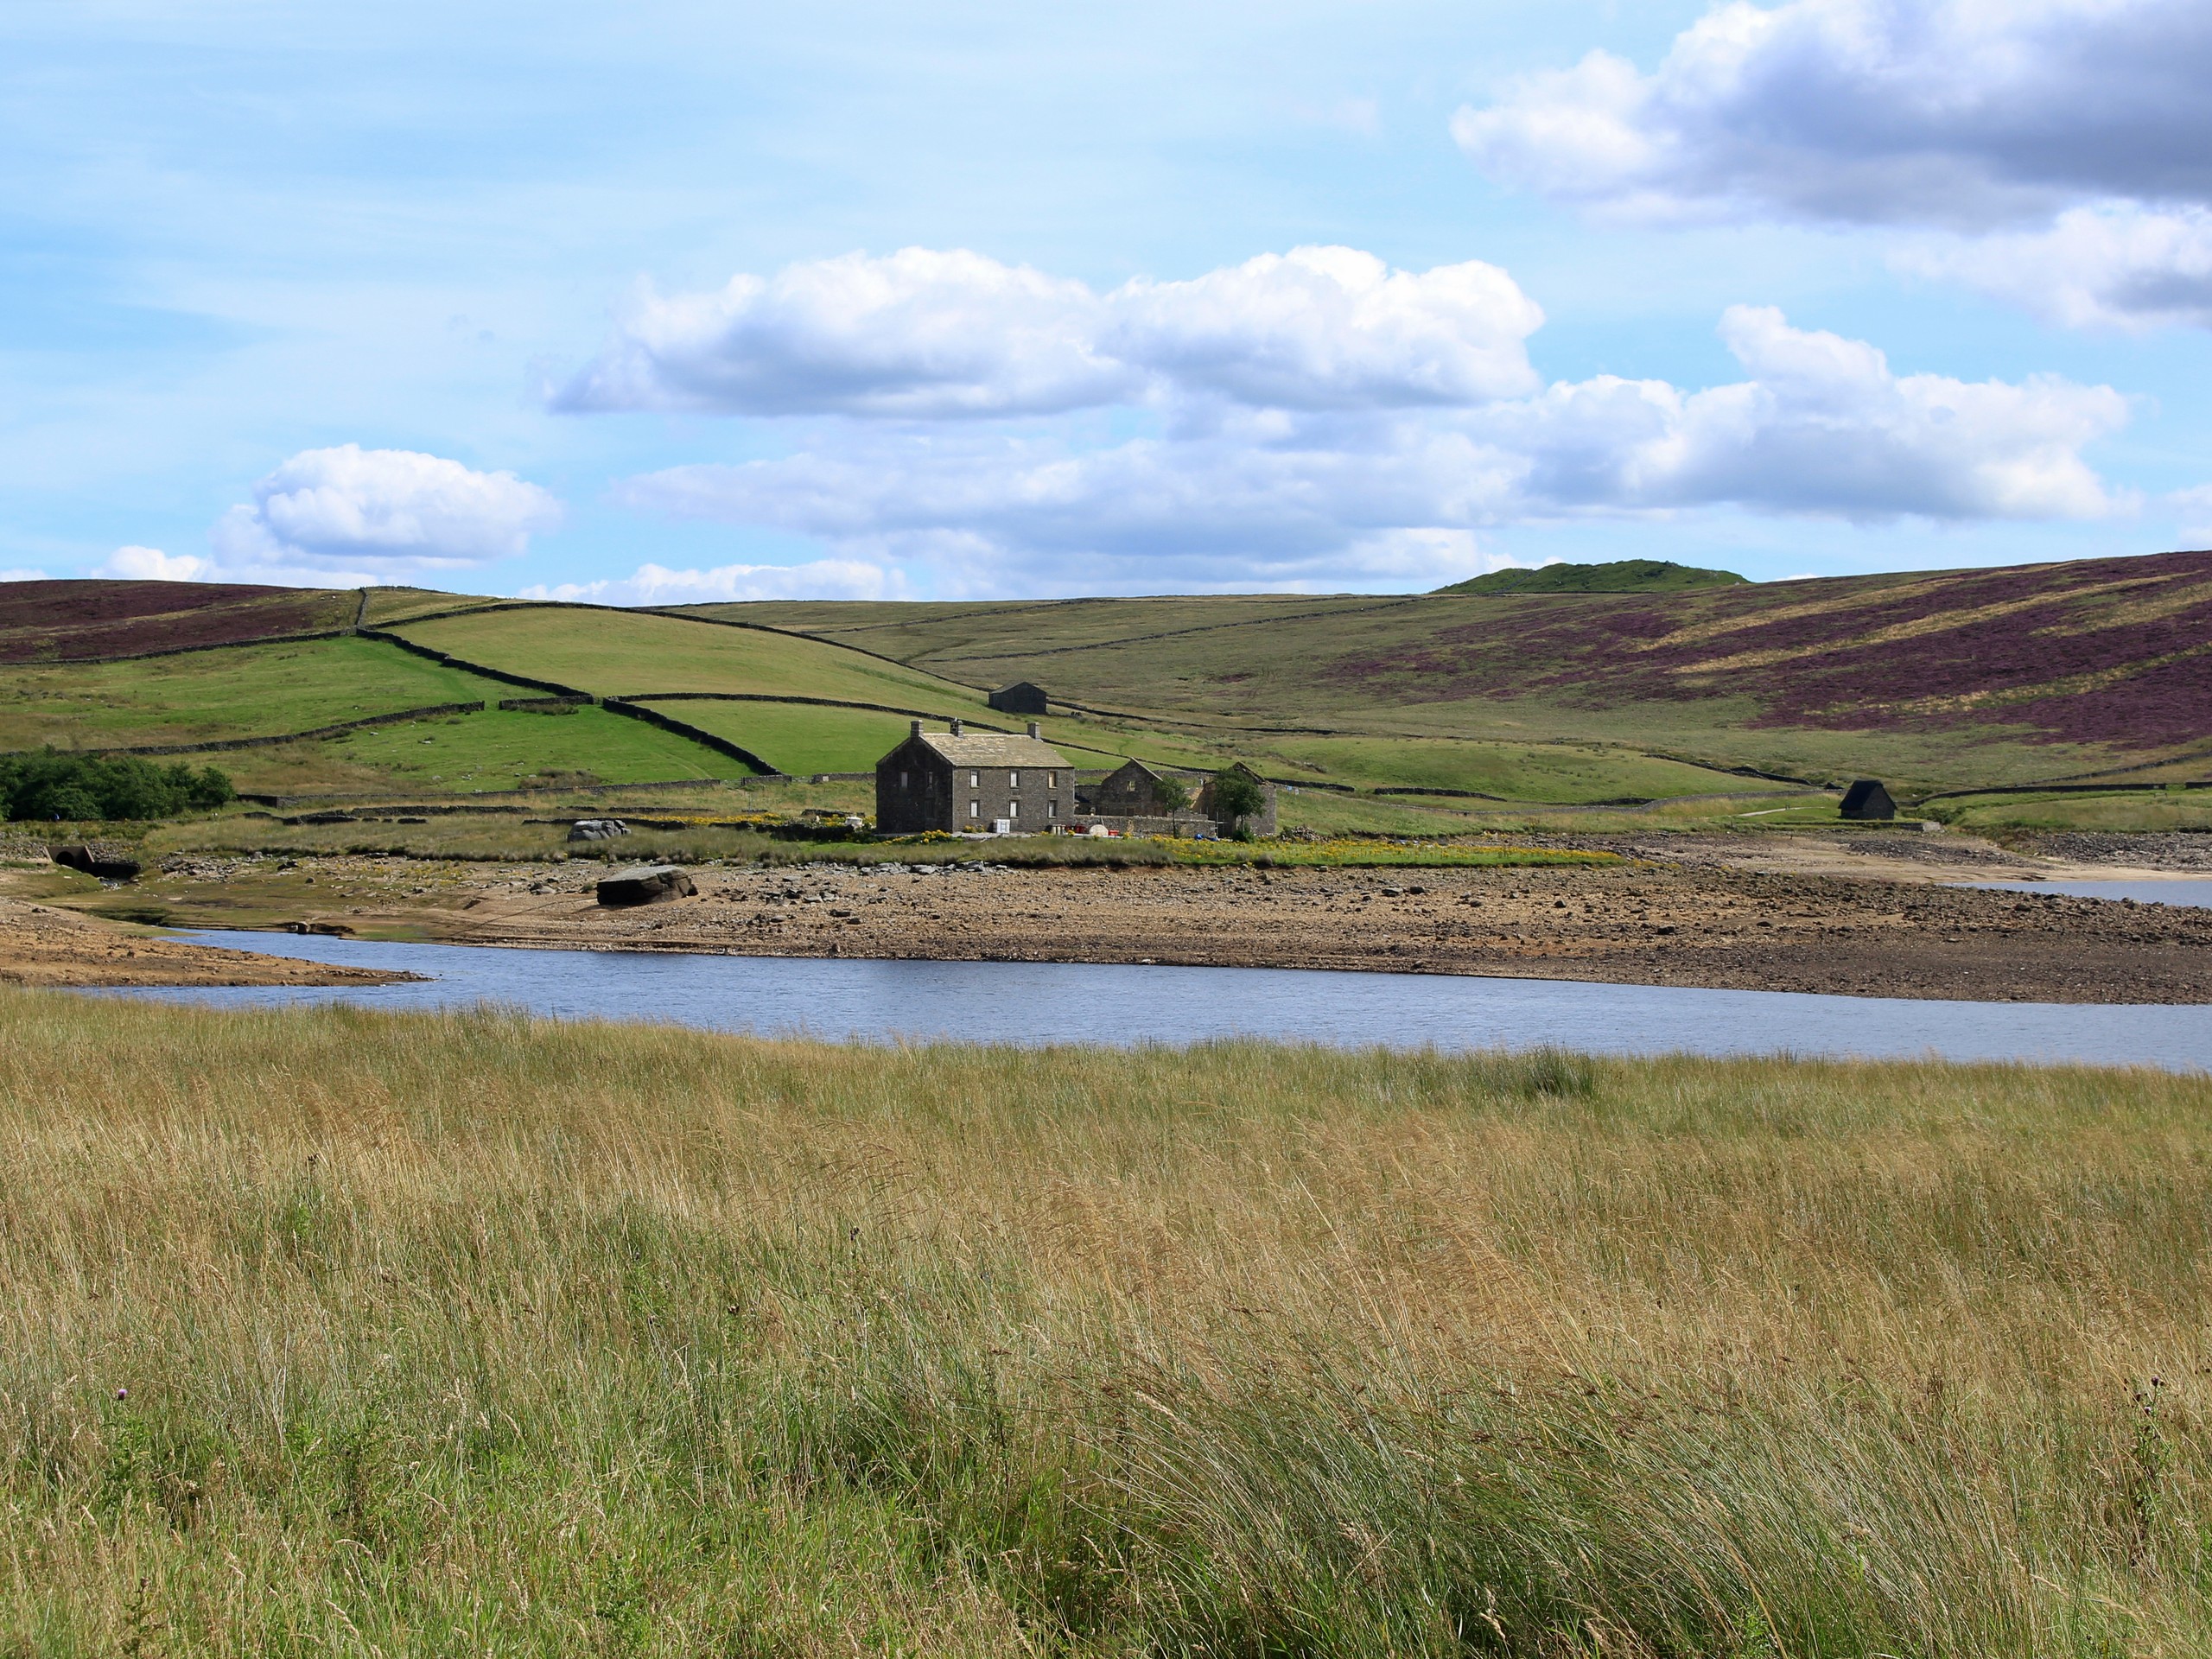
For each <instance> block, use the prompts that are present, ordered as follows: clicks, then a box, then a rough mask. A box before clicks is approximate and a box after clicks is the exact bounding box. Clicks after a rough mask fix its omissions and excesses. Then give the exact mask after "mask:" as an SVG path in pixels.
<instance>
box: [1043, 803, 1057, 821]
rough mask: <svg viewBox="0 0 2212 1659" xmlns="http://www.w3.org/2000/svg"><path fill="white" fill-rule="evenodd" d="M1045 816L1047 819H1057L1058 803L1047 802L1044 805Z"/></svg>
mask: <svg viewBox="0 0 2212 1659" xmlns="http://www.w3.org/2000/svg"><path fill="white" fill-rule="evenodd" d="M1045 816H1046V817H1048V818H1057V817H1059V816H1060V804H1059V803H1058V801H1047V802H1046V803H1045Z"/></svg>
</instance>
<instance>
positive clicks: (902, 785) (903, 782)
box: [899, 772, 906, 789]
mask: <svg viewBox="0 0 2212 1659" xmlns="http://www.w3.org/2000/svg"><path fill="white" fill-rule="evenodd" d="M899 788H901V789H904V788H906V773H905V772H900V773H899Z"/></svg>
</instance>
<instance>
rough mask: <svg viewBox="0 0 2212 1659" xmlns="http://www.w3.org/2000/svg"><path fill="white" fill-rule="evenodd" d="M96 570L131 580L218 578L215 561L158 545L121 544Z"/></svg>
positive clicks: (165, 580) (96, 571) (209, 579)
mask: <svg viewBox="0 0 2212 1659" xmlns="http://www.w3.org/2000/svg"><path fill="white" fill-rule="evenodd" d="M92 574H93V575H96V576H115V577H120V578H121V579H123V580H124V581H127V582H208V581H212V580H213V579H214V574H215V562H214V561H213V559H203V558H200V557H199V556H196V555H194V554H191V553H164V552H162V550H161V549H159V548H158V547H136V546H133V547H118V548H117V549H116V550H115V551H114V552H112V553H111V554H109V555H108V556H107V557H106V558H105V559H103V560H101V561H100V563H99V564H98V565H97V566H95V567H94V569H93V570H92Z"/></svg>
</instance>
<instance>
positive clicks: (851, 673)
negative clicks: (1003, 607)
mask: <svg viewBox="0 0 2212 1659" xmlns="http://www.w3.org/2000/svg"><path fill="white" fill-rule="evenodd" d="M394 632H399V633H403V634H404V635H405V637H406V638H408V639H412V640H415V641H416V642H417V643H419V644H422V645H429V646H431V647H432V648H434V649H435V650H438V651H442V652H450V653H452V654H453V655H454V656H455V657H460V658H466V659H467V660H468V661H470V662H477V663H483V664H486V665H488V666H490V667H493V668H499V669H505V670H506V671H508V672H510V673H516V674H527V675H531V676H533V677H537V678H539V679H547V680H556V681H558V682H560V683H563V684H566V685H573V686H576V687H578V688H580V689H581V690H586V691H588V692H590V693H592V694H593V695H594V696H628V697H635V696H650V695H651V694H652V693H654V692H661V691H745V692H754V693H765V694H766V695H769V696H792V697H829V698H835V699H837V700H840V701H843V702H876V703H882V704H885V705H887V707H891V708H894V709H913V710H916V711H917V712H920V713H924V714H932V715H941V716H949V715H963V716H969V717H974V718H979V719H988V718H990V715H989V711H988V709H987V708H986V707H985V706H984V703H983V700H982V696H980V695H979V694H977V693H976V691H974V690H971V689H969V688H968V687H966V686H963V685H958V684H955V683H950V682H948V681H945V680H944V679H941V678H939V677H937V676H935V675H932V674H926V673H922V672H918V671H915V670H913V669H909V668H902V667H900V666H899V664H895V663H883V662H877V661H875V660H874V659H873V658H868V657H864V656H861V654H860V653H858V652H851V651H843V650H839V649H837V648H836V647H834V646H831V645H825V644H823V643H822V642H820V641H818V640H813V639H794V638H791V637H790V636H788V635H785V634H778V633H770V632H763V631H761V630H760V629H756V628H730V627H715V626H710V625H708V624H703V623H699V622H692V621H685V620H679V619H676V618H671V617H664V616H656V615H652V614H650V613H618V612H612V611H594V610H584V609H579V608H570V607H556V606H546V607H531V608H530V609H526V610H511V611H489V612H486V613H483V614H481V615H472V616H457V617H450V618H447V619H445V620H439V621H431V622H420V623H414V624H403V625H401V626H398V627H397V628H395V630H394ZM1001 723H1003V722H1002V721H1001Z"/></svg>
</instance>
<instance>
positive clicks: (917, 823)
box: [875, 720, 1075, 836]
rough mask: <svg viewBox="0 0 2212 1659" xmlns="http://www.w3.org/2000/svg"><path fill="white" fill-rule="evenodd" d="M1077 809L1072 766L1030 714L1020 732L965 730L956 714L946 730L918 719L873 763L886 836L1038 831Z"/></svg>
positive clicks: (879, 821) (878, 821) (879, 823)
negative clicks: (927, 727) (928, 727)
mask: <svg viewBox="0 0 2212 1659" xmlns="http://www.w3.org/2000/svg"><path fill="white" fill-rule="evenodd" d="M1074 812H1075V772H1074V769H1073V768H1072V767H1071V766H1069V765H1068V761H1067V757H1066V756H1065V755H1063V754H1062V753H1060V752H1059V751H1058V749H1055V748H1054V747H1052V745H1051V744H1049V743H1047V742H1046V741H1044V738H1043V736H1042V735H1041V734H1039V730H1038V727H1037V722H1036V721H1030V722H1029V730H1028V732H1027V734H1026V735H1023V736H1020V737H1016V736H1014V735H1013V734H1009V733H1006V732H974V733H970V732H969V731H967V730H965V729H964V728H963V727H962V725H961V723H960V721H957V720H956V721H953V722H952V729H951V730H950V731H949V732H925V731H924V730H923V729H922V722H921V721H915V722H914V724H913V729H912V731H911V732H910V733H909V734H907V737H906V741H905V742H903V743H901V744H900V745H899V747H897V748H895V749H893V750H892V751H891V753H888V754H887V755H885V756H884V757H883V759H882V760H879V761H877V762H876V763H875V827H876V828H877V829H880V830H883V831H885V832H886V833H887V834H890V835H900V836H918V835H921V834H923V833H924V832H925V831H927V830H931V829H944V830H950V831H953V832H956V833H958V832H967V833H988V832H989V831H991V830H994V829H995V830H999V831H1001V832H1009V831H1010V832H1014V833H1017V834H1018V833H1020V832H1022V831H1025V830H1028V831H1039V832H1041V831H1045V830H1049V829H1054V828H1057V827H1060V826H1063V825H1065V823H1066V822H1067V820H1068V819H1069V818H1070V817H1072V816H1073V815H1074Z"/></svg>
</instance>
